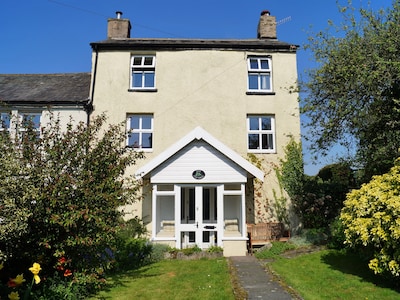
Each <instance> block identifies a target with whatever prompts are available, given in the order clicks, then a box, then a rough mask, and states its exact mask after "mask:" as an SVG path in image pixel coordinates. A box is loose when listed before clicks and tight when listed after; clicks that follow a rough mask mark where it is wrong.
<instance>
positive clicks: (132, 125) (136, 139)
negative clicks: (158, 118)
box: [126, 114, 153, 151]
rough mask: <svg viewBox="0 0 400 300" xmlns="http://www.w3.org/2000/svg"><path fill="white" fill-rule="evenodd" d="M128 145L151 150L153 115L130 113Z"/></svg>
mask: <svg viewBox="0 0 400 300" xmlns="http://www.w3.org/2000/svg"><path fill="white" fill-rule="evenodd" d="M126 127H127V132H128V133H127V139H126V143H127V147H130V148H134V149H141V150H144V151H146V150H147V151H150V150H152V149H153V115H150V114H145V115H136V114H133V115H128V117H127V125H126Z"/></svg>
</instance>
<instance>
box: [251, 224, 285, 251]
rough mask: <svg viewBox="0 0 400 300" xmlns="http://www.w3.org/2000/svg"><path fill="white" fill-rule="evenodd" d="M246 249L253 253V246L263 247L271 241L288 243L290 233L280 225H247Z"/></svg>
mask: <svg viewBox="0 0 400 300" xmlns="http://www.w3.org/2000/svg"><path fill="white" fill-rule="evenodd" d="M247 237H248V244H247V248H248V251H249V253H253V247H254V246H263V245H265V244H267V243H269V242H272V241H288V240H289V238H290V231H289V230H285V227H284V225H283V224H282V223H279V222H269V223H258V224H247Z"/></svg>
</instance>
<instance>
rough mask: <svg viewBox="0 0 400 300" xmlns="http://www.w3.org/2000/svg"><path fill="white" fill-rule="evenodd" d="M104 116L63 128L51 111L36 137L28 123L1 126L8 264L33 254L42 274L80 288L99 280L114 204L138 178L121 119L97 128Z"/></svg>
mask: <svg viewBox="0 0 400 300" xmlns="http://www.w3.org/2000/svg"><path fill="white" fill-rule="evenodd" d="M105 121H106V118H105V117H104V116H99V117H96V118H93V119H92V120H91V124H90V125H89V126H87V125H86V124H84V123H80V124H79V125H77V126H73V125H72V122H71V123H70V124H68V126H67V129H66V130H63V129H62V128H61V126H60V121H59V120H58V119H56V118H52V119H51V122H50V123H49V124H46V125H47V126H45V127H43V128H42V129H41V130H42V131H41V134H40V137H38V136H37V133H36V132H35V131H34V129H33V128H31V127H32V126H30V127H28V128H27V130H26V131H25V132H23V133H22V134H19V135H17V136H15V137H9V136H8V135H7V134H6V133H4V132H3V139H1V140H0V148H1V150H2V151H1V153H0V163H1V169H0V170H1V171H0V206H2V208H4V207H6V208H7V209H1V210H0V220H1V222H0V232H1V233H2V235H1V237H0V254H2V255H3V256H5V257H7V261H6V262H7V264H8V265H12V266H13V268H14V269H15V270H16V269H18V264H20V265H21V269H23V268H26V265H29V264H31V263H32V261H37V262H39V263H40V264H41V265H42V268H43V273H42V274H43V276H50V275H51V274H53V273H54V272H55V271H58V272H59V273H60V276H61V277H68V278H70V279H71V281H72V282H75V283H76V282H78V283H79V281H82V282H83V284H85V288H86V290H87V291H88V292H90V287H91V286H94V285H97V284H98V283H99V282H98V279H99V278H100V277H101V274H102V272H103V271H104V269H105V268H107V266H108V264H109V263H110V262H111V258H112V257H110V255H107V251H106V250H107V249H112V247H113V245H114V241H115V238H116V233H117V232H118V230H119V229H120V225H121V217H122V216H123V212H122V211H121V210H119V209H118V208H119V207H121V206H124V205H126V204H128V203H132V202H133V201H135V200H136V191H137V189H138V187H139V185H138V183H137V182H135V180H134V178H132V177H128V176H126V174H125V173H126V168H127V167H128V166H130V165H132V164H134V163H135V162H136V160H137V159H140V158H141V157H142V154H140V153H137V152H135V151H132V150H130V149H127V148H126V147H125V143H124V142H125V138H126V136H125V131H124V126H123V124H119V125H110V126H109V127H108V128H104V127H105ZM16 187H18V188H16ZM19 214H23V217H21V218H19V219H17V220H16V219H15V216H16V215H19ZM15 222H17V224H14V223H15ZM12 228H14V229H15V232H14V233H13V231H14V230H13V229H12ZM3 233H6V235H4V236H3ZM15 233H17V234H15ZM72 279H73V280H72Z"/></svg>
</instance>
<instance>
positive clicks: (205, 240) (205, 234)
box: [203, 231, 210, 243]
mask: <svg viewBox="0 0 400 300" xmlns="http://www.w3.org/2000/svg"><path fill="white" fill-rule="evenodd" d="M209 242H210V232H209V231H203V243H209Z"/></svg>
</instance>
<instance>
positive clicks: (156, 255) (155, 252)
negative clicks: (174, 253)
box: [150, 244, 170, 262]
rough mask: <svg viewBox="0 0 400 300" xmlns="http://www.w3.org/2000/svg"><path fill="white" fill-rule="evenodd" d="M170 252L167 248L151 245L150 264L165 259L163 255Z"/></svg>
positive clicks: (165, 246) (161, 245) (160, 245)
mask: <svg viewBox="0 0 400 300" xmlns="http://www.w3.org/2000/svg"><path fill="white" fill-rule="evenodd" d="M169 250H170V248H169V246H167V245H163V244H153V246H152V249H151V254H150V261H151V262H158V261H161V260H163V259H164V258H165V254H166V253H168V252H169Z"/></svg>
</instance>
